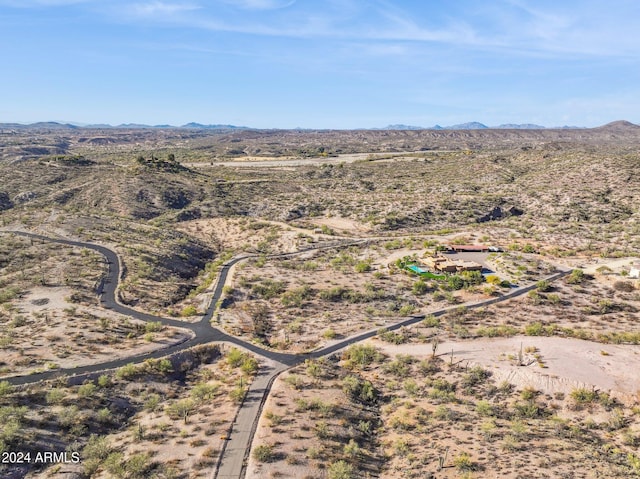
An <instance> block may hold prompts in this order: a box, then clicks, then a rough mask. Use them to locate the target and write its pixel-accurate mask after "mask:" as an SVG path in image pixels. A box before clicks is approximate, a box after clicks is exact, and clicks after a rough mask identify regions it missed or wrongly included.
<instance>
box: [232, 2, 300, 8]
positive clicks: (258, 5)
mask: <svg viewBox="0 0 640 479" xmlns="http://www.w3.org/2000/svg"><path fill="white" fill-rule="evenodd" d="M223 1H224V2H225V3H228V4H230V5H233V6H236V7H240V8H244V9H247V10H275V9H279V8H286V7H289V6H291V5H293V4H294V3H296V0H223Z"/></svg>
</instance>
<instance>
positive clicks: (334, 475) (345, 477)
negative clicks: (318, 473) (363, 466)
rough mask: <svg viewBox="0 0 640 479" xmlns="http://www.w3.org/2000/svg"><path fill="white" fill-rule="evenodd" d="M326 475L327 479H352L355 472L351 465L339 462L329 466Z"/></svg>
mask: <svg viewBox="0 0 640 479" xmlns="http://www.w3.org/2000/svg"><path fill="white" fill-rule="evenodd" d="M327 475H328V477H329V479H353V478H354V477H355V472H354V469H353V466H352V465H351V464H349V463H348V462H346V461H343V460H340V461H337V462H332V463H331V464H329V467H328V469H327Z"/></svg>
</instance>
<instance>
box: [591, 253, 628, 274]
mask: <svg viewBox="0 0 640 479" xmlns="http://www.w3.org/2000/svg"><path fill="white" fill-rule="evenodd" d="M638 261H639V260H638V258H632V257H627V258H620V259H616V260H613V261H603V262H597V263H593V264H589V265H586V266H585V267H584V268H583V271H584V272H585V273H587V274H594V273H596V272H597V270H598V268H601V267H602V266H607V267H609V268H611V269H612V270H613V271H614V272H618V270H619V269H621V268H624V267H627V268H629V267H630V266H631V265H632V264H634V263H636V262H638Z"/></svg>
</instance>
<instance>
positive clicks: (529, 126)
mask: <svg viewBox="0 0 640 479" xmlns="http://www.w3.org/2000/svg"><path fill="white" fill-rule="evenodd" d="M558 128H583V127H580V126H559V127H553V129H558ZM373 129H374V130H489V129H492V130H545V129H547V127H546V126H542V125H536V124H534V123H521V124H516V123H505V124H503V125H498V126H487V125H485V124H484V123H480V122H477V121H472V122H469V123H460V124H457V125H451V126H440V125H435V126H432V127H427V128H425V127H423V126H411V125H389V126H387V127H385V128H373Z"/></svg>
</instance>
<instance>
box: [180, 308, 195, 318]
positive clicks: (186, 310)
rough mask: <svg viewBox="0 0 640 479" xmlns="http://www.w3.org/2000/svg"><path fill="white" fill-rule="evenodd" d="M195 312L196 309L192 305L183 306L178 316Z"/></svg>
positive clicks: (192, 314) (193, 314)
mask: <svg viewBox="0 0 640 479" xmlns="http://www.w3.org/2000/svg"><path fill="white" fill-rule="evenodd" d="M197 314H198V310H197V309H196V307H195V306H193V305H189V306H185V307H184V308H183V309H182V311H180V316H182V317H183V318H186V317H188V316H196V315H197Z"/></svg>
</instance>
